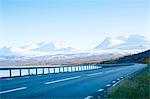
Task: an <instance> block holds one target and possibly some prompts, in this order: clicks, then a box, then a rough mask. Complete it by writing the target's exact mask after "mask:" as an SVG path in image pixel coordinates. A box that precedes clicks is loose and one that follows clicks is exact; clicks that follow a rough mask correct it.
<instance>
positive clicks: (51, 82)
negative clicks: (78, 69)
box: [45, 76, 81, 84]
mask: <svg viewBox="0 0 150 99" xmlns="http://www.w3.org/2000/svg"><path fill="white" fill-rule="evenodd" d="M80 77H81V76H75V77H70V78H65V79H60V80H55V81H50V82H45V84H53V83H57V82H62V81H67V80H72V79H77V78H80Z"/></svg>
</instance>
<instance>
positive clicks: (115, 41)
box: [95, 35, 150, 50]
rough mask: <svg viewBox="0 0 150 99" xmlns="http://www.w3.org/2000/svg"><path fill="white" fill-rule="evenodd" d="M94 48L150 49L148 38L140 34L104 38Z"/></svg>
mask: <svg viewBox="0 0 150 99" xmlns="http://www.w3.org/2000/svg"><path fill="white" fill-rule="evenodd" d="M95 49H96V50H110V49H119V50H146V49H150V40H149V39H148V38H147V37H144V36H140V35H131V36H129V37H125V36H120V37H115V38H106V39H105V40H104V41H103V42H102V43H101V44H100V45H98V46H97V47H96V48H95Z"/></svg>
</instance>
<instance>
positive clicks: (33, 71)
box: [0, 65, 101, 78]
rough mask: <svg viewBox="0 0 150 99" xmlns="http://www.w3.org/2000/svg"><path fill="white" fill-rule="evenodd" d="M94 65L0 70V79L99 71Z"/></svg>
mask: <svg viewBox="0 0 150 99" xmlns="http://www.w3.org/2000/svg"><path fill="white" fill-rule="evenodd" d="M99 68H101V66H96V65H83V66H80V65H75V66H59V67H58V66H57V67H56V66H55V67H24V68H17V67H16V68H0V78H11V77H21V76H30V75H41V74H43V75H44V74H50V73H65V72H77V71H85V70H93V69H99Z"/></svg>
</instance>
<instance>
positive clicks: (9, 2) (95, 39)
mask: <svg viewBox="0 0 150 99" xmlns="http://www.w3.org/2000/svg"><path fill="white" fill-rule="evenodd" d="M0 1H1V2H0V4H1V5H0V47H2V46H16V47H18V46H23V45H27V44H30V43H38V42H41V41H47V40H48V41H50V40H52V41H67V42H69V43H70V45H72V46H73V47H75V48H82V49H85V48H92V47H95V46H97V45H98V44H99V43H100V42H101V41H102V40H103V39H104V38H105V37H111V36H113V37H114V36H118V35H127V34H128V35H131V34H142V35H146V36H148V35H149V34H148V32H149V30H148V17H149V16H148V1H149V0H0Z"/></svg>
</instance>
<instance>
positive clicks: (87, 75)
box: [0, 64, 146, 99]
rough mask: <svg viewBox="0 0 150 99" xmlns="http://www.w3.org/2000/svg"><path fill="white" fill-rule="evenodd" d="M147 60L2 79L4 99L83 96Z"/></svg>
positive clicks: (76, 98)
mask: <svg viewBox="0 0 150 99" xmlns="http://www.w3.org/2000/svg"><path fill="white" fill-rule="evenodd" d="M144 67H146V65H144V64H135V65H131V66H120V67H108V68H101V69H97V70H89V71H81V72H72V73H59V74H47V75H37V76H26V77H18V78H5V79H0V99H16V98H17V99H18V98H23V99H29V98H32V99H83V98H85V97H87V96H90V95H94V94H95V93H96V92H97V90H99V89H101V88H105V87H106V85H107V84H109V83H111V82H112V81H113V80H116V79H117V78H120V77H122V76H124V77H126V76H128V75H131V74H132V73H134V72H136V71H139V70H141V69H142V68H144Z"/></svg>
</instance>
